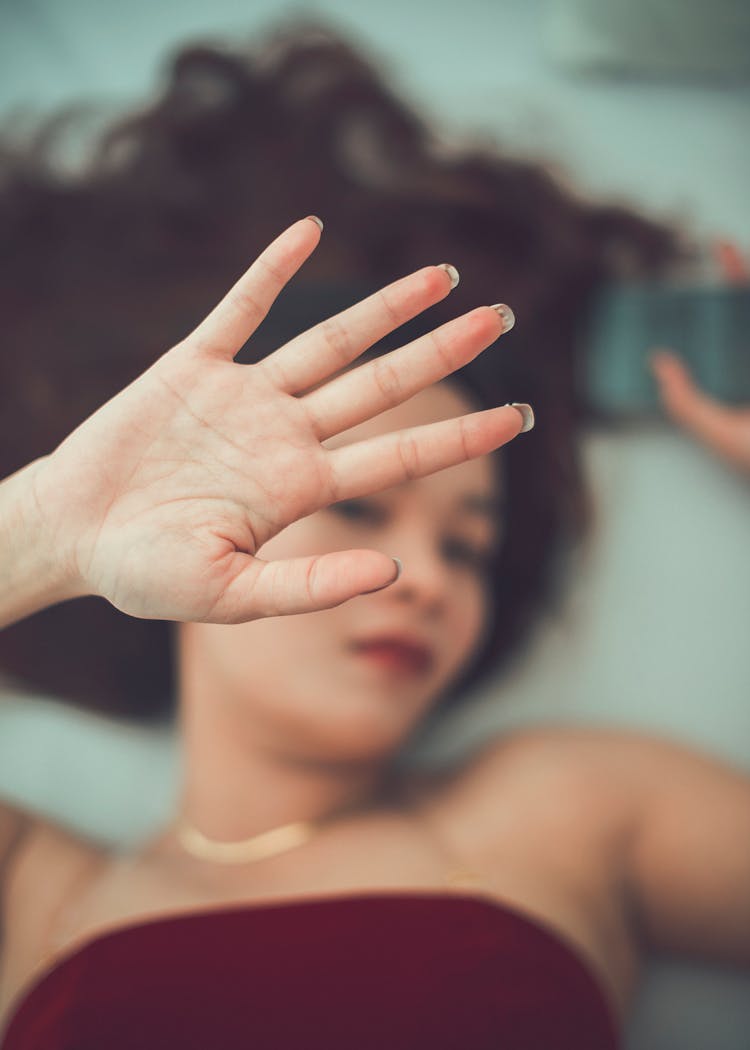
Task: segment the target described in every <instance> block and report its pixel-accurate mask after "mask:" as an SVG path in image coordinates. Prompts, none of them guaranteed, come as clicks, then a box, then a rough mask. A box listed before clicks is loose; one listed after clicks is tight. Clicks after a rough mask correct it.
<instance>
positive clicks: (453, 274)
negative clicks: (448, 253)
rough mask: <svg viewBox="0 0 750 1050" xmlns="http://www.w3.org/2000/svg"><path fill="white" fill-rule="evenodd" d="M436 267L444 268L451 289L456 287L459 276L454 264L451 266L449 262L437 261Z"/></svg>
mask: <svg viewBox="0 0 750 1050" xmlns="http://www.w3.org/2000/svg"><path fill="white" fill-rule="evenodd" d="M438 269H440V270H445V272H446V273H447V274H448V276H449V277H450V279H451V291H453V289H454V288H455V287H456V285H457V284H458V282H459V281H460V280H461V278H460V277H459V275H458V270H457V269H456V267H455V266H451V264H450V263H438Z"/></svg>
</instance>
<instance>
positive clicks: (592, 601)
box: [0, 0, 750, 1050]
mask: <svg viewBox="0 0 750 1050" xmlns="http://www.w3.org/2000/svg"><path fill="white" fill-rule="evenodd" d="M298 15H315V16H320V17H321V18H323V19H328V20H329V22H330V24H331V25H332V26H333V27H334V28H336V29H337V30H338V31H339V32H341V33H342V34H344V35H345V36H348V37H349V39H350V40H351V42H352V43H353V44H354V45H356V46H360V47H362V49H363V50H364V52H365V53H366V54H367V55H369V56H370V58H371V59H372V60H373V62H375V64H376V65H378V67H379V68H380V69H381V70H382V71H383V73H384V74H385V75H386V77H387V79H388V81H389V83H390V84H391V85H392V87H393V90H394V91H395V92H396V93H397V94H401V95H403V96H404V97H405V98H406V99H408V100H410V101H411V102H412V103H413V105H414V107H415V109H416V110H418V111H419V112H420V113H423V114H424V115H425V117H427V118H428V119H431V120H433V121H434V122H435V125H436V127H437V128H438V129H439V130H440V132H441V136H442V143H443V149H444V150H445V151H447V152H450V151H451V150H455V149H458V148H459V145H460V143H462V142H464V141H467V140H472V141H479V142H485V143H487V144H491V145H493V146H499V147H501V148H502V150H503V151H504V152H505V153H507V154H508V155H509V156H515V157H519V158H523V159H525V160H532V161H538V162H540V163H542V164H544V165H545V166H546V168H547V169H548V170H549V171H550V172H551V173H552V174H553V175H554V176H555V178H557V179H558V180H561V181H562V182H563V183H564V184H565V185H567V186H568V187H570V188H572V189H574V190H575V192H577V193H579V194H580V196H581V198H582V199H584V198H588V197H593V196H595V197H596V198H601V199H607V200H609V201H612V202H614V203H616V204H622V205H627V206H631V207H633V208H636V209H639V210H642V211H643V212H644V213H645V214H648V215H651V216H658V217H660V218H662V219H664V220H666V221H668V222H672V223H674V224H675V225H677V226H678V227H679V229H680V230H681V231H682V232H683V234H684V237H685V239H686V241H689V242H692V243H694V244H696V245H698V246H703V250H702V251H698V252H697V254H696V256H695V264H694V267H693V269H692V270H690V271H689V272H688V273H685V272H682V273H675V274H674V275H673V279H671V280H669V281H664V282H662V283H660V284H655V283H654V284H650V285H640V286H639V285H636V284H632V283H631V284H628V282H627V280H626V278H627V271H628V260H627V259H623V260H622V273H623V283H622V285H621V286H611V287H609V288H608V289H605V290H604V291H603V293H602V296H601V299H600V301H599V304H598V307H597V309H595V310H594V311H593V312H592V315H591V317H590V318H586V319H582V322H584V321H585V322H586V323H585V324H584V323H582V331H581V339H582V342H583V344H584V347H585V348H587V349H588V354H586V353H584V356H583V358H582V360H583V361H584V362H585V365H586V369H585V370H584V373H583V375H582V377H581V383H582V388H583V390H584V392H585V393H586V395H587V396H588V397H589V398H590V400H591V402H592V408H594V409H596V410H597V413H598V415H597V413H592V414H591V417H590V419H589V422H588V424H587V425H586V427H585V430H584V432H583V434H582V439H581V446H582V456H583V463H584V466H585V472H586V477H587V479H588V483H589V485H590V488H591V493H592V499H593V505H594V510H595V527H594V530H593V532H592V534H591V535H590V537H589V539H588V541H587V542H586V544H585V545H584V546H583V547H582V548H581V549H580V550H579V551H578V552H576V554H575V556H574V557H573V558H572V559H571V562H570V565H569V567H568V584H569V586H568V590H567V595H566V601H565V603H564V606H563V607H562V608H560V609H558V610H556V611H554V612H550V613H549V614H548V615H547V616H546V617H545V618H544V619H543V620H542V621H540V623H539V624H538V625H537V628H536V629H535V631H534V635H533V638H532V640H531V642H530V643H529V645H528V646H527V647H526V649H525V650H524V652H523V653H522V654H520V655H519V657H518V659H517V660H516V661H515V663H514V665H513V666H512V667H511V668H510V669H509V671H508V672H507V673H506V674H505V675H504V676H503V677H502V679H501V680H499V681H498V682H497V684H496V685H495V686H493V687H492V688H489V689H484V690H483V691H482V693H481V695H478V696H477V697H476V698H475V701H474V703H473V704H472V705H471V706H470V707H467V708H462V709H461V710H457V711H455V712H454V713H453V714H452V715H451V716H450V717H448V718H446V719H444V720H443V721H441V722H439V723H437V724H435V725H434V726H431V727H430V730H429V732H427V733H426V734H425V735H424V737H423V738H422V739H421V740H419V741H417V742H416V743H415V746H414V747H413V749H412V750H411V752H410V753H409V755H407V756H405V760H407V761H410V762H415V763H429V764H434V763H443V762H449V761H453V760H454V759H455V758H457V757H459V756H460V755H462V754H465V753H466V752H467V751H468V750H470V749H471V748H472V747H474V746H476V745H477V744H478V743H479V742H480V741H481V740H483V739H485V738H486V737H487V735H488V734H490V733H492V732H499V731H502V730H503V729H505V728H510V727H514V726H517V725H522V724H529V723H532V722H550V721H551V722H561V723H562V722H585V723H592V722H593V723H602V724H604V723H606V724H615V725H616V724H620V725H624V726H635V727H638V728H643V729H646V730H648V731H652V732H654V733H658V734H663V735H666V736H671V737H673V738H677V739H682V740H684V741H686V742H688V743H691V744H693V745H694V746H696V747H698V748H703V749H705V750H706V751H709V752H712V753H714V754H716V755H719V756H722V757H724V758H726V759H727V760H729V761H732V762H734V763H736V764H738V765H740V766H743V767H744V768H746V769H750V688H749V687H750V647H748V646H747V628H748V623H750V557H748V536H750V529H748V522H749V521H750V485H749V484H748V482H747V480H746V479H744V478H742V477H740V476H739V475H738V474H737V473H735V472H733V471H732V470H731V469H730V468H729V467H728V466H727V465H726V464H724V463H722V462H721V461H719V460H717V459H716V458H715V456H714V455H713V454H712V453H711V452H710V451H709V450H707V449H706V448H704V447H702V446H701V445H700V444H698V443H697V442H696V441H695V440H694V439H692V438H691V437H690V436H689V435H688V434H686V433H684V432H682V431H680V430H678V429H677V428H676V427H675V426H674V424H673V423H672V422H671V421H669V420H667V419H666V418H665V416H664V413H663V412H661V411H660V408H659V400H658V396H657V387H656V384H655V382H654V380H653V377H652V376H651V375H650V374H649V373H648V371H647V368H646V360H647V355H648V353H649V351H650V349H651V345H650V343H651V339H652V338H653V339H654V340H656V341H657V342H658V344H659V345H660V346H663V345H665V342H666V343H667V345H670V342H671V340H670V339H669V338H668V336H669V334H670V333H673V335H674V339H675V340H677V341H678V343H679V345H672V346H671V349H673V350H675V351H676V352H677V353H680V354H684V355H685V357H686V359H687V360H688V361H689V363H690V365H691V367H694V368H695V369H696V370H697V376H696V378H698V379H699V381H704V382H706V384H707V385H708V386H709V387H710V392H713V393H715V394H717V395H720V396H725V397H726V398H727V399H735V400H737V401H741V399H742V397H744V394H745V391H746V387H745V385H744V384H746V383H747V374H748V373H747V367H748V359H749V355H748V348H747V335H746V333H747V331H748V326H747V324H746V320H747V288H746V287H745V286H744V285H743V283H742V275H740V280H739V281H735V282H733V283H732V284H731V286H726V285H723V284H721V283H719V281H718V280H717V279H716V273H715V270H712V269H711V259H710V251H709V250H708V246H709V244H710V243H711V242H712V241H713V240H714V239H715V238H717V237H718V238H724V239H725V240H726V241H727V242H729V243H731V244H736V245H738V246H739V251H740V253H742V252H744V253H745V255H747V249H748V245H750V209H748V207H747V186H748V182H749V177H750V134H748V131H749V130H750V127H749V124H750V119H749V114H750V86H749V85H748V82H747V73H748V63H747V55H748V49H747V23H748V16H747V8H746V6H745V5H740V4H729V3H726V2H724V3H713V4H707V3H701V4H698V3H696V2H693V3H683V4H677V3H670V4H667V3H662V4H659V3H651V4H649V5H645V4H644V3H638V4H625V3H614V2H608V3H598V4H594V3H593V0H592V2H590V3H583V2H578V3H573V2H571V3H564V2H563V0H560V2H559V3H542V2H541V0H530V2H526V3H520V2H510V0H505V2H496V3H494V4H492V5H490V4H487V3H486V2H480V0H465V2H464V3H462V4H460V5H453V6H449V5H444V6H442V7H436V5H435V4H434V3H428V2H426V0H414V2H413V3H411V4H409V5H404V4H403V3H395V2H393V0H381V3H379V4H377V5H369V6H368V7H367V8H364V7H358V6H354V5H352V4H349V3H344V2H343V0H327V2H318V3H315V4H306V5H304V6H301V5H300V4H298V3H297V4H293V5H290V4H283V3H271V2H270V0H259V2H256V3H255V4H253V5H252V7H250V5H246V4H244V3H239V2H237V0H215V2H214V3H213V4H211V5H210V6H207V5H205V4H202V3H198V2H197V0H183V3H181V4H180V5H179V6H177V5H171V4H166V3H154V2H153V0H149V2H147V0H131V2H130V3H129V4H128V7H127V12H126V13H125V14H123V12H122V9H121V8H116V7H115V5H114V3H102V2H101V0H99V2H96V3H95V2H94V0H68V2H67V3H66V4H65V5H59V4H54V3H53V2H52V0H4V3H2V4H1V5H0V100H1V105H2V114H0V116H2V117H3V118H4V119H5V120H6V121H7V122H8V126H10V127H12V128H14V129H15V133H17V134H18V135H19V136H21V137H22V136H23V134H24V133H25V129H28V128H31V127H32V126H33V123H34V116H35V114H42V113H45V112H47V111H51V110H53V109H56V108H57V107H58V106H60V105H62V104H64V103H69V102H82V103H83V105H82V108H81V113H82V115H83V117H84V119H83V121H82V123H81V125H80V129H81V130H80V133H79V135H78V137H76V136H75V135H74V136H72V137H68V138H66V139H65V143H66V145H65V152H64V153H63V154H61V155H60V157H59V161H60V164H61V165H64V166H67V167H68V169H69V170H71V171H74V170H75V169H76V167H77V166H79V165H82V164H83V163H84V161H85V158H86V150H87V145H88V142H89V141H90V139H91V137H92V136H93V133H94V132H95V131H96V129H97V128H100V127H102V126H104V125H105V124H106V123H108V122H109V121H110V120H111V118H112V116H113V115H115V114H117V113H118V112H127V111H129V110H131V108H132V107H133V106H137V105H139V104H145V103H146V102H147V101H148V100H149V99H150V98H151V97H152V95H153V94H154V92H155V90H156V89H155V77H156V76H157V71H158V70H162V71H163V70H164V69H165V66H166V57H165V56H167V55H168V54H171V53H172V52H174V50H175V49H176V48H177V47H178V46H182V45H183V44H184V43H185V42H186V41H188V40H195V41H204V40H207V41H211V42H216V43H217V44H219V45H220V46H221V47H229V46H231V47H232V48H234V49H237V50H241V49H242V48H244V47H250V46H253V45H254V44H255V43H256V42H257V40H258V39H259V38H260V37H262V35H263V34H264V33H265V32H266V31H267V30H268V29H270V28H272V27H274V26H277V25H279V24H280V23H281V22H283V20H284V19H288V20H291V19H293V18H295V17H297V16H298ZM722 56H723V57H722ZM160 75H161V74H160ZM203 90H204V92H205V99H206V103H207V104H210V99H211V94H210V93H211V85H210V84H206V85H204V88H203ZM88 102H90V103H91V106H87V104H86V103H88ZM377 160H378V158H377V156H374V157H371V158H370V162H371V164H372V176H373V178H375V179H376V178H377V176H378V167H377ZM322 217H323V219H324V220H325V219H326V215H325V214H323V215H322ZM704 263H705V266H703V264H704ZM702 267H703V268H702ZM681 282H682V283H681ZM686 287H689V288H690V289H691V290H692V291H691V292H690V293H687V292H686V291H685V288H686ZM695 288H700V289H703V290H704V291H705V296H704V298H703V299H702V300H701V301H700V302H696V301H695V297H694V294H693V292H694V290H695ZM499 291H501V290H499ZM688 295H690V296H691V297H690V298H689V299H688V298H686V297H687V296H688ZM688 302H689V305H688ZM511 305H513V304H512V303H511ZM686 311H687V316H686ZM523 324H524V318H523V317H522V316H519V318H518V329H519V331H522V329H523ZM680 325H681V326H682V327H680ZM660 326H661V327H660ZM514 334H515V333H514ZM743 339H744V341H743ZM712 340H713V341H714V343H715V345H716V346H718V347H719V350H715V351H714V350H710V351H709V349H708V348H709V345H710V344H711V342H712ZM727 348H729V350H728V351H727ZM4 352H5V353H7V352H9V351H8V350H7V349H6V351H4ZM725 352H728V353H730V357H727V356H723V357H722V356H721V355H722V354H724V353H725ZM712 384H715V385H712ZM6 686H7V690H6V696H5V699H4V701H3V702H2V703H0V792H2V794H3V795H4V796H7V797H10V798H17V799H19V800H21V801H23V802H25V803H26V804H29V805H32V806H34V807H35V808H38V809H40V810H42V811H45V812H48V813H49V814H50V815H52V816H54V817H56V818H57V819H59V820H61V821H63V822H69V823H71V824H74V825H76V826H79V827H81V828H82V829H84V830H86V831H88V832H90V833H91V834H94V835H96V836H98V837H101V838H102V839H103V840H109V841H113V842H115V843H122V844H128V843H133V842H136V841H138V839H139V838H141V837H142V836H143V835H145V834H147V832H148V831H149V829H150V828H151V827H153V826H155V825H156V824H158V823H159V822H160V821H161V820H162V819H163V818H164V816H165V814H166V813H167V812H168V811H169V807H170V804H171V801H172V800H171V792H172V790H173V788H174V785H175V784H176V782H177V770H178V765H179V756H178V755H177V753H176V751H175V748H174V739H173V736H172V734H171V732H170V731H169V727H168V726H166V727H158V728H154V727H142V726H138V725H132V724H129V723H124V722H123V723H119V722H115V721H114V720H111V719H106V718H104V717H102V716H100V715H93V714H87V713H83V712H79V711H74V710H72V709H66V708H64V707H62V706H61V705H59V704H54V703H47V702H45V701H44V699H42V698H35V699H29V698H23V699H21V698H19V697H18V696H16V695H15V693H14V687H13V683H11V682H6ZM93 784H96V791H92V790H91V786H92V785H93ZM749 991H750V981H748V979H747V978H746V977H744V976H743V975H738V974H736V973H733V972H731V971H723V970H720V969H718V968H709V967H701V966H699V965H692V964H690V963H688V962H687V961H685V960H679V961H675V960H656V961H655V962H654V964H653V966H652V967H651V969H650V971H649V973H648V974H647V976H646V979H645V980H644V982H643V985H642V991H641V994H640V996H639V999H638V1001H637V1003H636V1007H635V1011H634V1015H633V1020H632V1024H631V1027H630V1031H629V1035H628V1044H627V1045H628V1050H676V1048H679V1050H706V1048H707V1047H708V1046H710V1047H711V1050H746V1047H747V1032H748V1031H750V1005H749V1004H750V995H748V992H749Z"/></svg>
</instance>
